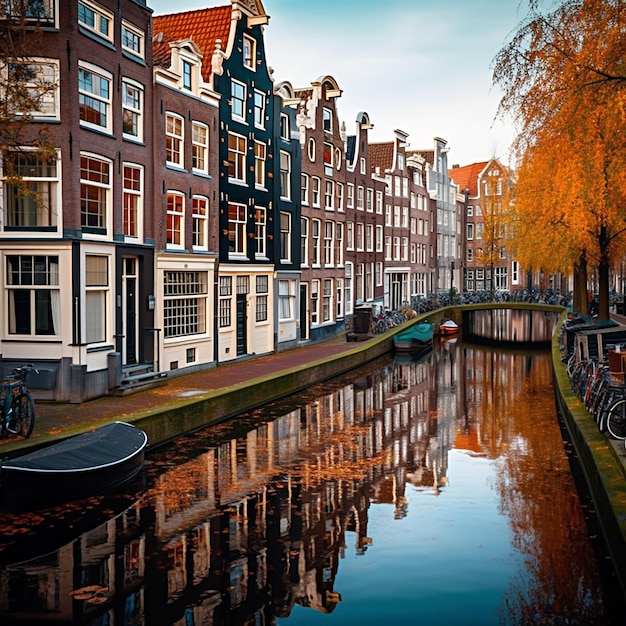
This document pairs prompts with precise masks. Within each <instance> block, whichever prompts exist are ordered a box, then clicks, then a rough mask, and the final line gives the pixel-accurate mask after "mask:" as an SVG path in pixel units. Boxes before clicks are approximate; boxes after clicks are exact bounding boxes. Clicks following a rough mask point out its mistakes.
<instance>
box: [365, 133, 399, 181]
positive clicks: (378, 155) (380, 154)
mask: <svg viewBox="0 0 626 626" xmlns="http://www.w3.org/2000/svg"><path fill="white" fill-rule="evenodd" d="M394 150H395V143H394V142H393V141H385V142H383V143H370V144H369V146H368V155H369V164H370V169H371V170H372V171H376V168H377V167H378V168H380V173H381V175H382V174H384V173H385V171H387V170H392V169H393V166H394V163H393V156H394Z"/></svg>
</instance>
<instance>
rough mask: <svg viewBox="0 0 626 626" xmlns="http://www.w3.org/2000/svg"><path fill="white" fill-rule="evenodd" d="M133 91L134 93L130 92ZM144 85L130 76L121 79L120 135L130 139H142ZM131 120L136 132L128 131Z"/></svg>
mask: <svg viewBox="0 0 626 626" xmlns="http://www.w3.org/2000/svg"><path fill="white" fill-rule="evenodd" d="M131 92H134V93H131ZM143 103H144V86H143V85H142V84H141V83H138V82H137V81H134V80H131V79H130V78H123V79H122V136H123V137H124V139H130V140H132V141H139V142H142V141H143V110H144V104H143ZM128 121H132V126H133V127H136V132H128V131H127V128H128V125H127V122H128Z"/></svg>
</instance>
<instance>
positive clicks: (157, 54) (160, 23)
mask: <svg viewBox="0 0 626 626" xmlns="http://www.w3.org/2000/svg"><path fill="white" fill-rule="evenodd" d="M231 17H232V5H230V4H229V5H228V6H221V7H211V8H208V9H198V10H197V11H185V12H183V13H172V14H170V15H155V16H153V17H152V34H153V44H154V45H153V58H154V64H155V65H164V66H166V67H169V64H170V47H169V43H170V42H173V41H181V40H183V39H192V40H193V41H194V43H195V44H196V45H197V46H198V47H199V48H200V50H201V51H202V54H203V55H204V59H203V61H202V76H203V78H204V80H205V81H208V80H209V77H210V75H211V57H212V56H213V51H214V50H215V42H216V41H217V40H218V39H221V40H222V50H224V51H225V50H226V46H227V45H228V38H229V34H230V27H231Z"/></svg>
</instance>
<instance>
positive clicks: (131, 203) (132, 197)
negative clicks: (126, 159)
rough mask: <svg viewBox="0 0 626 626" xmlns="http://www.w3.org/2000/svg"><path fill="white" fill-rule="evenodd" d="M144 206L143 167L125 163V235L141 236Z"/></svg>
mask: <svg viewBox="0 0 626 626" xmlns="http://www.w3.org/2000/svg"><path fill="white" fill-rule="evenodd" d="M142 208H143V168H142V167H141V166H139V165H131V164H128V163H125V164H124V235H126V237H135V238H136V237H139V229H140V227H141V223H142V221H143V220H142Z"/></svg>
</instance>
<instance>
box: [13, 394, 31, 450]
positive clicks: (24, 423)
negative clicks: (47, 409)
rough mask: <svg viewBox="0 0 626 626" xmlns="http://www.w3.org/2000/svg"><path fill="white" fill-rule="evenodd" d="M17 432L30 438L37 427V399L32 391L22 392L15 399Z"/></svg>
mask: <svg viewBox="0 0 626 626" xmlns="http://www.w3.org/2000/svg"><path fill="white" fill-rule="evenodd" d="M13 412H14V415H15V429H14V430H15V432H16V433H17V434H18V435H20V436H21V437H24V439H28V438H29V437H30V436H31V434H32V432H33V428H34V427H35V401H34V400H33V397H32V396H31V395H30V393H28V392H26V393H21V394H20V395H19V396H17V397H16V398H15V400H14V401H13Z"/></svg>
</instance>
